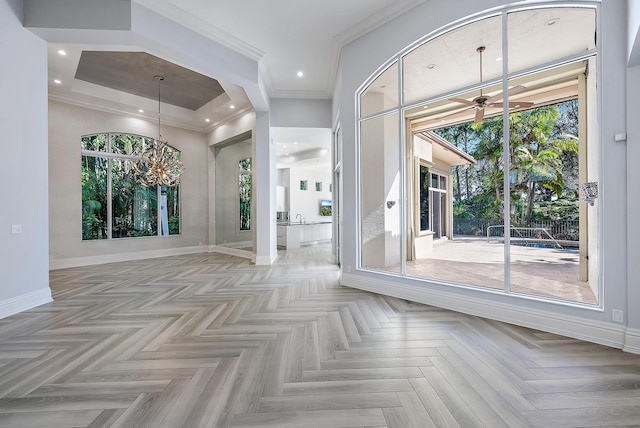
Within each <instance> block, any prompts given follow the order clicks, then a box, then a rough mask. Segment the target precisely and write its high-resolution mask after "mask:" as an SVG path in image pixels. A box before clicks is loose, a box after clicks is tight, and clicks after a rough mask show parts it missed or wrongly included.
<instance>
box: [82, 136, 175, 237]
mask: <svg viewBox="0 0 640 428" xmlns="http://www.w3.org/2000/svg"><path fill="white" fill-rule="evenodd" d="M96 135H106V136H107V138H106V142H105V145H104V146H103V151H100V150H86V149H83V148H82V143H81V148H80V156H81V159H82V158H84V157H85V156H87V157H94V158H102V159H104V160H105V161H106V170H107V174H106V176H107V177H106V178H107V180H106V181H107V183H106V187H107V189H106V190H107V194H106V202H107V217H106V226H107V228H106V238H99V239H85V238H84V234H83V233H82V223H81V233H80V235H81V237H82V238H81V239H82V242H104V241H120V240H123V239H137V238H155V237H171V236H180V235H182V191H181V190H180V184H178V185H177V186H175V187H177V188H178V195H177V198H178V233H173V234H172V233H170V229H168V230H167V232H168V233H167V234H163V233H162V224H161V222H162V213H161V211H162V210H161V207H162V193H163V188H166V187H167V186H161V185H156V219H155V220H156V233H155V234H153V235H143V236H126V237H114V236H113V172H112V167H113V160H114V159H121V160H125V161H132V162H136V161H138V160H139V159H140V158H141V156H139V155H134V154H131V155H130V154H121V153H114V152H113V151H112V143H113V136H116V135H128V136H134V137H138V138H141V139H143V140H148V141H153V140H154V138H153V137H147V136H144V135H141V134H136V133H129V132H113V131H110V132H97V133H92V134H85V135H82V136H81V137H80V141H81V142H82V140H83V139H84V138H87V137H92V136H96ZM167 146H168V147H169V148H170V149H171V150H173V151H175V152H177V153H178V154H180V155H181V153H182V152H181V151H180V150H179V149H177V148H176V147H173V146H171V145H169V144H167ZM143 151H144V146H143ZM82 202H83V201H82V198H81V203H82ZM167 211H168V209H167ZM168 220H169V213H168V212H167V221H168Z"/></svg>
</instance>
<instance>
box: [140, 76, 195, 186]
mask: <svg viewBox="0 0 640 428" xmlns="http://www.w3.org/2000/svg"><path fill="white" fill-rule="evenodd" d="M154 77H155V79H156V80H157V81H158V138H157V139H155V140H153V143H152V144H151V146H150V147H149V148H148V149H146V150H145V152H144V153H143V154H142V157H141V158H140V160H139V161H138V162H136V163H135V164H134V165H133V169H134V171H135V172H136V174H137V175H138V182H139V183H140V184H142V185H143V186H146V187H151V186H156V185H161V186H170V187H173V186H177V185H178V184H179V183H180V176H181V175H182V170H183V165H182V162H180V155H179V154H178V152H177V151H175V150H172V149H171V148H170V147H168V146H167V141H165V140H163V139H162V134H161V133H160V82H162V81H163V80H164V77H162V76H154Z"/></svg>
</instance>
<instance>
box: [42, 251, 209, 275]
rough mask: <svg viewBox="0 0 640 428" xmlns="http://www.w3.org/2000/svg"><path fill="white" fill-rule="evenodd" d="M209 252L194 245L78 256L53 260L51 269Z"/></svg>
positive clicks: (50, 264)
mask: <svg viewBox="0 0 640 428" xmlns="http://www.w3.org/2000/svg"><path fill="white" fill-rule="evenodd" d="M206 252H209V246H208V245H200V246H193V247H179V248H167V249H162V250H149V251H136V252H130V253H118V254H105V255H100V256H87V257H76V258H71V259H59V260H51V261H50V262H49V270H55V269H66V268H72V267H81V266H91V265H101V264H105V263H115V262H127V261H130V260H142V259H153V258H157V257H169V256H180V255H183V254H195V253H206Z"/></svg>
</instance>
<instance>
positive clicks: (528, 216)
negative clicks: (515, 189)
mask: <svg viewBox="0 0 640 428" xmlns="http://www.w3.org/2000/svg"><path fill="white" fill-rule="evenodd" d="M528 187H529V195H528V197H527V214H526V218H525V219H526V224H527V225H529V223H531V216H532V214H533V198H534V197H535V196H536V183H535V182H534V181H533V179H532V178H529V186H528Z"/></svg>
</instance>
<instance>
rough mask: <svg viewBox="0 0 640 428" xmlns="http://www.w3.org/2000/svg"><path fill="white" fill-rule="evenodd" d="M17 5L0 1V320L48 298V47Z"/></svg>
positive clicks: (17, 2)
mask: <svg viewBox="0 0 640 428" xmlns="http://www.w3.org/2000/svg"><path fill="white" fill-rule="evenodd" d="M21 5H22V2H21V1H19V0H0V45H1V46H2V55H3V57H2V61H1V62H0V94H2V97H1V98H0V118H2V119H1V122H0V124H1V126H0V129H2V143H0V144H1V147H2V155H3V159H4V160H3V162H2V168H0V182H2V183H3V184H2V190H0V201H2V202H1V203H2V207H1V208H0V318H3V317H5V316H8V315H11V314H13V313H16V312H20V311H22V310H25V309H28V308H30V307H33V306H37V305H39V304H42V303H45V302H47V301H50V300H51V292H50V290H49V263H48V256H49V245H48V235H49V233H48V229H49V222H48V217H47V211H48V208H47V207H48V194H47V51H46V49H47V45H46V43H44V42H43V41H42V40H40V39H38V38H37V37H36V36H34V35H33V34H31V33H30V32H29V31H27V30H25V29H24V28H22V24H21V17H22V6H21ZM14 224H15V225H21V227H22V233H20V234H12V233H11V231H12V225H14Z"/></svg>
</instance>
